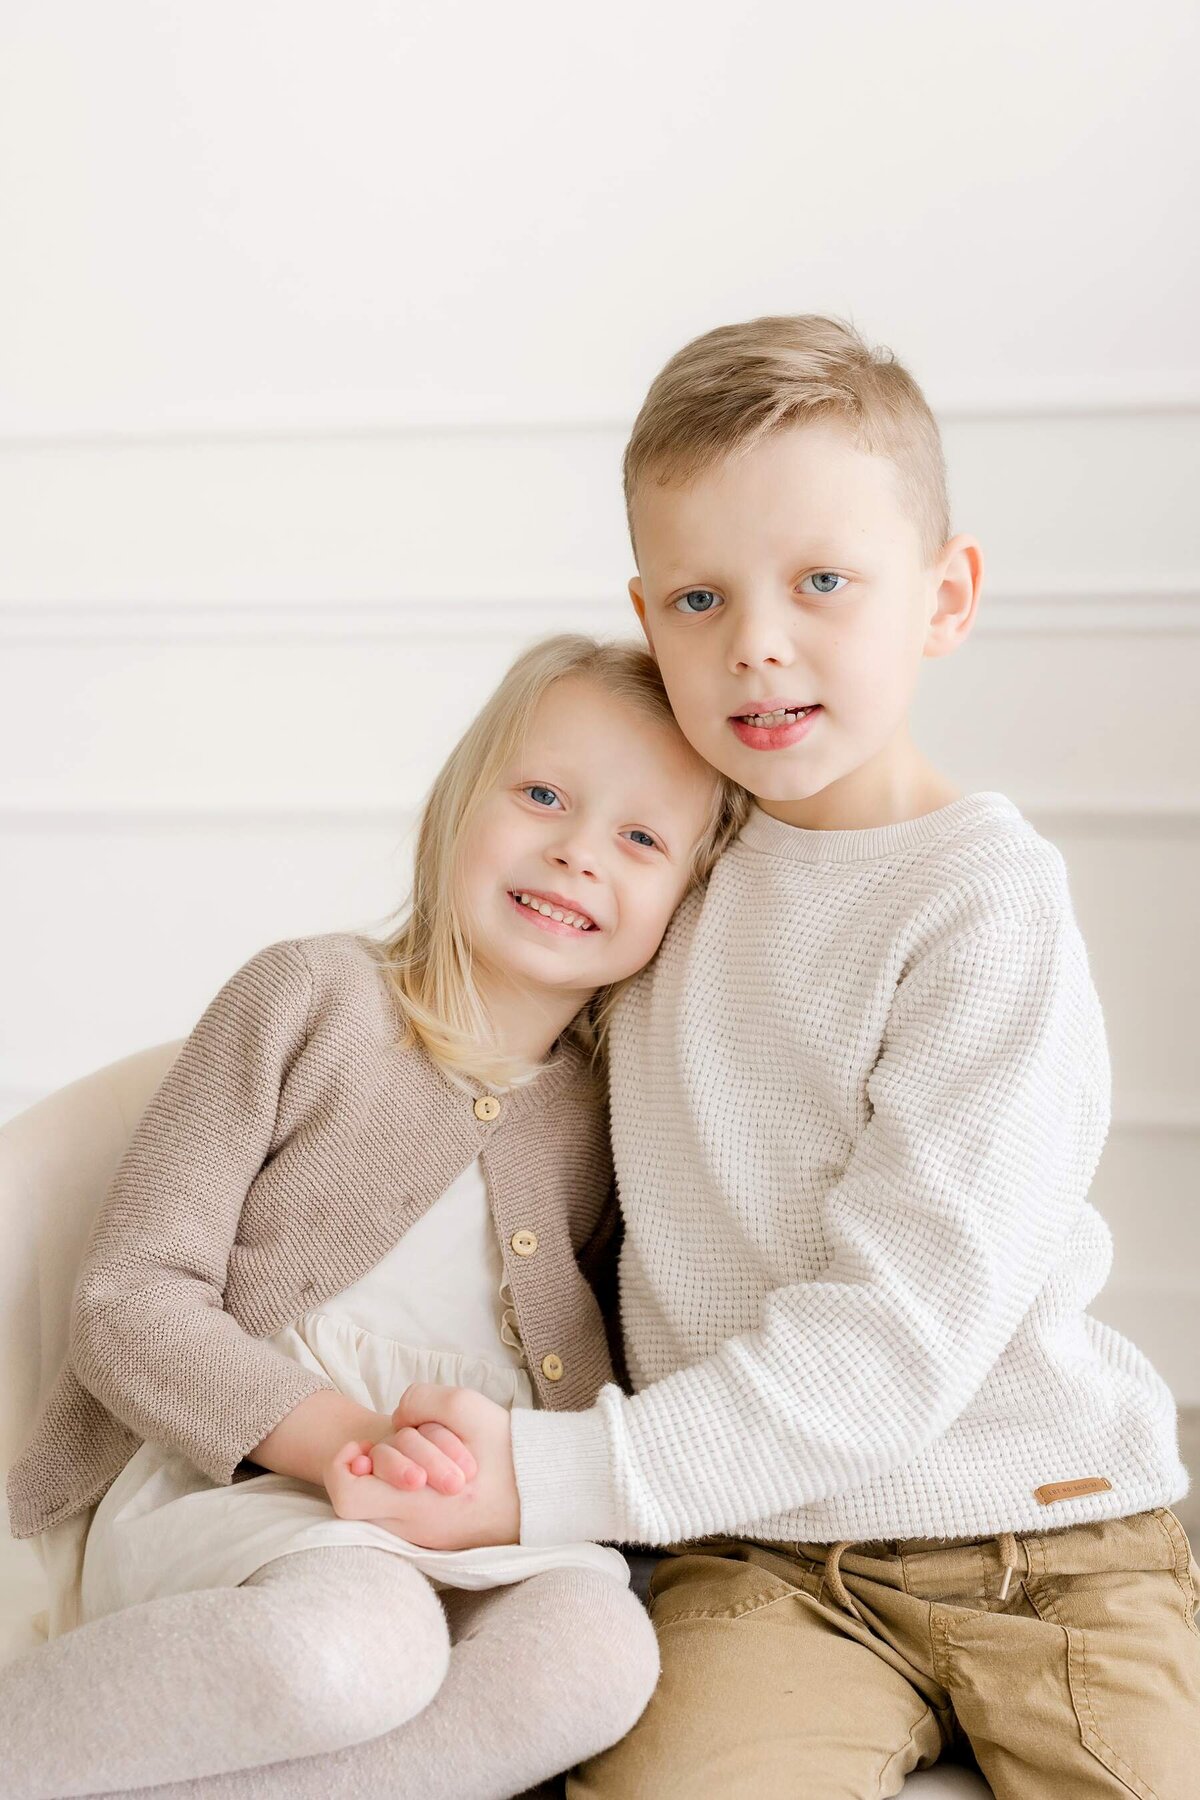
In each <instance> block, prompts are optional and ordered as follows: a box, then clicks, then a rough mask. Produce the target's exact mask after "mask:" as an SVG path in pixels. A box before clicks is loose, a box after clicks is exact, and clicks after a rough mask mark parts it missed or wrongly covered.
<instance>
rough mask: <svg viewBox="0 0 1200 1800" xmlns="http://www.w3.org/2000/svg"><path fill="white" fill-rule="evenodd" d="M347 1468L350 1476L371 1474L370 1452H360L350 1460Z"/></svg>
mask: <svg viewBox="0 0 1200 1800" xmlns="http://www.w3.org/2000/svg"><path fill="white" fill-rule="evenodd" d="M349 1468H350V1473H351V1474H352V1475H370V1474H371V1473H372V1463H371V1456H370V1452H369V1451H366V1450H361V1451H360V1452H359V1454H358V1455H357V1456H355V1457H353V1458H352V1459H351V1461H350V1464H349Z"/></svg>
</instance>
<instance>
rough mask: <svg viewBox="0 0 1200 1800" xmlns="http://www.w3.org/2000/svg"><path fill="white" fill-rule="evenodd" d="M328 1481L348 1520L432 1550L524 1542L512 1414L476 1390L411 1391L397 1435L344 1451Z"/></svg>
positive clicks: (396, 1422)
mask: <svg viewBox="0 0 1200 1800" xmlns="http://www.w3.org/2000/svg"><path fill="white" fill-rule="evenodd" d="M324 1481H325V1487H326V1491H327V1492H328V1494H329V1499H330V1502H331V1504H332V1506H333V1510H334V1512H335V1513H337V1515H338V1517H339V1518H342V1519H367V1520H370V1521H372V1522H373V1523H375V1524H377V1525H381V1526H383V1527H384V1528H385V1529H386V1530H388V1531H393V1532H395V1533H396V1535H397V1536H398V1537H402V1538H404V1539H406V1540H407V1542H409V1543H412V1544H417V1545H420V1546H421V1547H422V1548H424V1549H428V1550H468V1549H474V1548H477V1547H479V1546H480V1545H484V1544H515V1543H517V1542H518V1541H519V1539H520V1523H521V1508H520V1500H519V1497H518V1494H517V1479H516V1473H515V1471H514V1468H513V1457H512V1430H511V1425H510V1421H509V1416H508V1413H507V1412H506V1410H505V1409H504V1407H502V1406H498V1405H497V1404H496V1402H495V1401H494V1400H489V1399H487V1398H486V1397H485V1396H484V1395H483V1394H477V1393H475V1392H474V1390H473V1389H471V1388H451V1387H434V1386H431V1385H429V1384H427V1383H419V1384H417V1385H415V1386H413V1387H410V1388H406V1389H405V1391H404V1393H403V1394H402V1395H401V1398H400V1404H399V1405H398V1406H397V1408H396V1410H395V1412H394V1413H393V1414H392V1430H391V1432H390V1433H389V1434H388V1435H386V1436H384V1437H382V1438H380V1439H379V1440H378V1441H377V1442H376V1443H368V1442H364V1441H362V1440H351V1441H350V1442H349V1443H347V1444H343V1445H342V1447H341V1449H340V1450H339V1451H338V1452H337V1453H336V1455H335V1456H333V1457H332V1458H331V1460H330V1461H329V1463H328V1464H327V1465H326V1467H325V1470H324Z"/></svg>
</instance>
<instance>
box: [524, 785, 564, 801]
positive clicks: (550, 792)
mask: <svg viewBox="0 0 1200 1800" xmlns="http://www.w3.org/2000/svg"><path fill="white" fill-rule="evenodd" d="M525 792H526V793H527V794H528V795H529V798H530V799H531V800H533V801H535V802H536V804H537V805H538V806H544V805H545V804H546V802H545V801H544V800H543V799H542V797H541V796H542V795H543V794H545V795H547V796H548V798H549V799H550V800H551V801H554V800H557V799H558V795H557V794H556V793H555V791H554V789H553V788H548V787H540V786H539V785H538V784H537V782H532V781H531V782H530V784H529V786H528V787H527V788H526V789H525Z"/></svg>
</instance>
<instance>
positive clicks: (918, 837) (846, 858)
mask: <svg viewBox="0 0 1200 1800" xmlns="http://www.w3.org/2000/svg"><path fill="white" fill-rule="evenodd" d="M1001 818H1003V819H1008V820H1015V819H1020V818H1021V812H1020V809H1019V807H1017V806H1016V805H1015V804H1014V802H1013V801H1011V800H1010V799H1009V798H1008V796H1007V794H1000V793H996V792H993V791H992V790H990V789H987V790H984V791H982V792H980V793H976V794H962V795H960V797H959V798H958V799H957V800H951V801H950V802H949V803H948V804H947V805H946V806H938V807H935V808H934V810H933V811H932V812H927V813H922V814H921V815H920V816H919V817H918V818H915V819H900V820H897V821H896V823H895V824H892V825H868V826H864V827H862V828H861V829H859V830H851V831H814V830H812V829H810V828H809V827H808V826H805V825H785V824H784V823H783V822H782V820H780V819H773V818H772V817H771V815H770V813H765V812H764V811H763V810H762V808H761V806H758V805H757V804H756V805H755V806H754V807H753V808H752V809H751V812H750V817H749V818H748V819H747V821H746V823H745V825H744V826H743V827H742V831H741V834H740V836H739V838H738V843H739V844H741V845H744V846H745V847H746V848H747V849H749V850H761V851H765V852H766V853H767V854H768V855H771V856H786V857H790V858H791V860H792V861H793V862H808V863H817V862H867V861H871V860H877V859H880V858H883V857H888V856H893V855H895V853H896V852H897V851H898V850H912V849H916V848H918V847H919V846H920V845H922V844H929V843H933V842H935V841H936V840H937V839H939V838H945V837H950V836H952V835H953V833H955V832H957V831H961V829H962V828H963V826H964V825H971V824H976V823H978V822H980V821H981V820H984V819H1001Z"/></svg>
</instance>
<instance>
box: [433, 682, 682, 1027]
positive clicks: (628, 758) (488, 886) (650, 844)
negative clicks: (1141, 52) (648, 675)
mask: <svg viewBox="0 0 1200 1800" xmlns="http://www.w3.org/2000/svg"><path fill="white" fill-rule="evenodd" d="M714 780H715V776H714V774H713V771H712V770H711V769H710V768H709V767H708V765H707V763H704V762H702V761H701V759H700V758H699V757H698V756H697V755H696V753H695V751H694V750H692V749H691V747H690V746H689V745H688V743H687V742H686V740H685V739H684V738H683V737H682V735H681V734H680V733H679V732H678V731H677V730H676V729H675V727H674V726H673V725H667V724H661V723H658V722H657V721H655V720H653V719H650V718H647V717H646V715H645V714H644V713H642V712H639V711H638V710H637V708H636V707H634V706H632V705H631V704H630V703H629V702H627V701H624V700H618V699H616V698H615V697H614V696H613V695H611V694H609V693H607V692H606V691H605V690H604V689H603V688H601V687H600V686H599V685H598V684H597V683H595V682H592V681H589V680H588V679H587V678H586V677H581V676H564V677H563V678H562V679H561V680H559V681H556V682H555V683H554V684H553V686H552V687H550V688H549V689H547V691H546V693H545V694H544V695H543V696H542V698H541V700H540V701H539V703H538V705H537V707H536V709H535V711H534V715H533V718H532V721H531V723H530V728H529V731H528V733H527V735H526V738H525V742H524V744H523V746H522V747H521V749H520V751H519V752H518V754H517V757H516V758H515V759H514V761H513V762H512V763H511V764H510V766H509V767H508V768H507V769H506V770H505V771H504V772H503V774H502V775H501V777H500V780H499V781H498V783H497V785H496V787H495V788H494V790H493V791H492V793H491V794H489V795H488V797H487V798H486V799H485V801H484V802H483V805H482V806H481V808H480V810H479V812H478V813H477V814H476V815H475V818H474V820H473V821H472V823H471V825H470V827H469V829H468V832H467V835H466V837H465V838H464V840H463V845H462V862H461V864H460V868H461V879H462V883H463V897H464V902H465V917H466V925H467V932H468V936H469V938H470V943H471V950H472V954H473V956H474V958H475V960H476V962H477V963H478V964H481V965H482V966H483V967H485V968H486V969H488V970H490V971H491V972H492V973H493V974H494V975H499V976H500V977H501V978H502V979H505V980H506V981H516V982H517V983H518V984H519V985H521V986H522V987H533V988H544V989H553V990H554V991H555V992H556V994H557V995H559V996H560V997H562V996H565V995H571V994H575V995H577V996H578V1004H579V1005H580V1006H582V1005H584V1004H585V1003H586V1001H587V1000H588V998H589V997H590V995H591V994H592V993H593V992H594V991H595V990H596V989H597V988H599V987H604V986H606V985H607V984H608V983H609V982H613V981H618V980H620V979H621V978H622V977H623V976H626V975H632V974H634V973H635V972H636V971H637V970H638V969H641V968H644V967H645V965H646V963H648V962H649V960H650V958H651V957H652V956H653V955H654V952H655V951H656V950H657V949H658V946H659V944H660V942H661V941H662V936H663V933H664V932H665V931H666V928H667V925H668V923H669V922H670V918H671V914H672V913H673V912H674V911H675V908H676V906H678V904H679V902H680V900H681V899H682V898H683V896H684V894H685V892H686V891H687V886H688V871H689V868H690V864H691V859H692V854H693V851H694V850H695V847H696V844H697V842H698V841H699V839H700V836H701V833H702V831H703V829H704V824H705V821H706V819H707V817H708V811H709V807H710V805H711V802H712V794H713V782H714Z"/></svg>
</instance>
